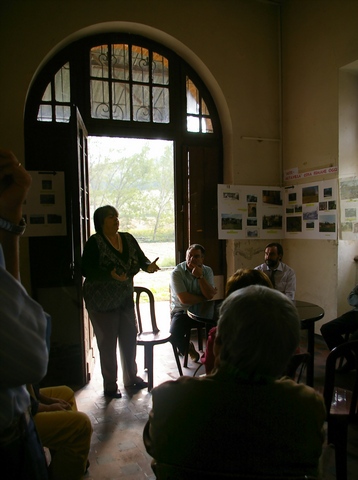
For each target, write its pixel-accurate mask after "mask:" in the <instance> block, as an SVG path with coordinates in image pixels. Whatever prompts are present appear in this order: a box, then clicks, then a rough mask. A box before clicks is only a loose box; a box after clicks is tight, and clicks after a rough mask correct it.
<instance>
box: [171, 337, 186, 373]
mask: <svg viewBox="0 0 358 480" xmlns="http://www.w3.org/2000/svg"><path fill="white" fill-rule="evenodd" d="M170 343H171V344H172V347H173V352H174V357H175V361H176V362H177V367H178V371H179V375H180V376H181V377H182V376H183V370H182V368H181V364H180V360H179V355H178V350H177V348H176V346H175V345H174V344H173V343H172V342H170Z"/></svg>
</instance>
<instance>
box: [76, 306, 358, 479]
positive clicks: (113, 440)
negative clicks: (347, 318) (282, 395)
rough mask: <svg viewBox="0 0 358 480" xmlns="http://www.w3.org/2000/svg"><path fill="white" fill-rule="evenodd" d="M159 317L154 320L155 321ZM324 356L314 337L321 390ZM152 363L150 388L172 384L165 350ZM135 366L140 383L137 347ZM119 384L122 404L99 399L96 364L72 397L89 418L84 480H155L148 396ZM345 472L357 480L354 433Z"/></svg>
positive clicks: (328, 458)
mask: <svg viewBox="0 0 358 480" xmlns="http://www.w3.org/2000/svg"><path fill="white" fill-rule="evenodd" d="M157 308H160V306H158V305H157ZM164 308H165V316H163V317H164V318H167V312H168V310H167V309H168V307H167V305H165V307H164ZM160 317H161V316H160V315H158V319H159V318H160ZM303 335H304V333H303ZM303 344H304V337H303ZM326 355H327V349H326V348H325V346H324V344H323V343H322V341H320V337H317V342H316V358H315V385H320V384H322V380H323V377H324V361H325V358H326ZM154 362H155V366H154V369H155V377H154V384H155V385H158V384H159V383H162V382H163V381H166V380H170V379H175V378H177V376H178V371H177V366H176V363H175V360H174V356H173V351H172V349H171V346H170V345H169V344H166V345H159V346H157V347H155V354H154ZM137 363H138V370H139V371H138V373H139V374H140V375H141V374H142V375H143V378H145V376H146V374H145V372H143V349H142V347H138V354H137ZM197 366H198V365H197V364H193V363H191V362H190V361H189V368H187V369H183V371H184V374H185V375H193V373H194V371H195V370H196V368H197ZM348 375H349V374H348ZM119 380H120V387H121V391H122V395H123V396H122V398H121V399H117V400H107V399H105V398H104V397H103V389H102V376H101V372H100V367H99V361H97V363H96V368H95V372H94V376H93V378H92V380H91V382H90V383H89V384H88V385H86V386H85V387H84V388H82V389H81V390H79V391H78V392H76V398H77V402H78V408H79V409H80V410H82V411H84V412H86V413H87V414H88V415H89V417H90V418H91V421H92V425H93V436H92V444H91V450H90V455H89V460H90V463H91V465H90V468H89V471H88V473H87V474H86V477H85V478H86V480H91V479H93V480H116V479H123V478H125V479H128V480H144V479H146V480H148V479H149V480H152V479H155V476H154V475H153V472H152V470H151V467H150V462H151V457H150V456H149V455H148V454H147V453H146V451H145V448H144V445H143V441H142V432H143V428H144V425H145V423H146V421H147V418H148V412H149V410H150V408H151V394H150V393H148V391H147V389H144V390H141V391H139V392H136V393H131V392H126V390H125V389H124V388H123V385H121V372H120V371H119ZM346 380H347V378H346V379H344V381H346ZM348 468H349V476H348V480H355V479H356V478H358V430H357V429H352V430H351V431H350V438H349V447H348ZM323 480H335V469H334V451H333V450H332V449H331V448H328V449H327V450H326V452H325V468H324V477H323Z"/></svg>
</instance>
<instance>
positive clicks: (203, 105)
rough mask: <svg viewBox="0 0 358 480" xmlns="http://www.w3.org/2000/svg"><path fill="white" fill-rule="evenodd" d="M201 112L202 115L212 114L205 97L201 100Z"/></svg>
mask: <svg viewBox="0 0 358 480" xmlns="http://www.w3.org/2000/svg"><path fill="white" fill-rule="evenodd" d="M201 113H202V115H210V112H209V109H208V107H207V106H206V103H205V102H204V100H203V99H202V100H201Z"/></svg>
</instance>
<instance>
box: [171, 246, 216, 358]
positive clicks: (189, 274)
mask: <svg viewBox="0 0 358 480" xmlns="http://www.w3.org/2000/svg"><path fill="white" fill-rule="evenodd" d="M204 256H205V249H204V247H203V246H202V245H199V244H197V243H195V244H193V245H190V246H189V247H188V249H187V251H186V261H185V262H181V263H179V265H177V266H176V267H175V269H174V270H173V272H172V274H171V277H170V290H171V318H172V323H171V327H170V332H171V334H172V336H173V339H174V343H175V345H176V347H177V348H178V350H179V352H180V353H181V354H182V355H185V353H186V351H187V350H188V344H189V340H190V328H191V326H192V324H193V320H192V319H191V318H189V317H188V315H187V311H188V310H190V311H191V312H193V313H195V314H198V315H199V314H200V313H201V307H202V305H203V302H206V301H208V300H212V299H213V297H214V295H215V294H216V288H215V284H214V274H213V271H212V269H211V268H210V267H208V266H206V265H204ZM189 355H190V357H191V359H192V360H193V361H196V362H197V361H198V360H199V353H198V352H197V351H196V350H195V347H194V345H193V343H192V342H190V344H189Z"/></svg>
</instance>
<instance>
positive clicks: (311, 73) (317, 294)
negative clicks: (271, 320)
mask: <svg viewBox="0 0 358 480" xmlns="http://www.w3.org/2000/svg"><path fill="white" fill-rule="evenodd" d="M357 18H358V2H357V1H351V0H343V1H342V0H329V1H326V0H315V1H314V2H311V1H308V0H285V1H284V2H283V6H282V47H283V48H282V85H283V97H282V98H283V100H282V103H283V121H282V129H283V147H282V150H283V168H284V170H285V169H290V168H293V167H298V169H299V171H300V172H304V171H311V170H313V169H315V168H318V167H323V166H330V165H338V167H339V169H340V171H343V169H344V168H346V165H347V162H348V158H349V159H350V160H349V161H350V164H351V165H352V164H354V165H355V169H357V150H356V148H354V150H353V151H352V148H351V150H350V152H349V155H348V153H347V147H346V153H345V155H344V156H343V152H342V151H339V142H340V125H339V121H340V120H339V105H340V102H342V95H343V94H344V88H342V86H341V88H340V69H341V68H342V67H344V66H346V65H348V64H350V63H351V62H354V61H355V60H357V59H358V29H357V24H356V19H357ZM341 83H342V78H341ZM351 90H352V87H351ZM348 95H349V101H348V104H350V102H351V101H352V100H353V99H352V91H351V92H349V93H346V99H347V97H348ZM355 97H356V94H355ZM355 115H356V114H355ZM347 116H348V113H346V118H347ZM354 122H356V118H354ZM355 129H356V123H355ZM342 131H343V130H342V128H341V133H342ZM356 137H357V131H355V136H354V137H353V138H356ZM355 144H356V139H355V140H354V147H355ZM341 156H342V158H341ZM331 178H332V176H327V177H317V178H315V180H326V179H331ZM287 244H288V245H287ZM286 245H287V248H288V249H289V250H288V251H287V256H286V260H287V263H289V264H290V265H292V267H293V268H295V270H296V272H297V278H298V288H297V297H298V298H304V299H309V300H311V301H313V302H316V303H319V304H321V305H322V306H323V307H324V308H325V311H326V314H325V318H324V320H323V321H328V320H331V319H332V318H335V316H336V315H337V313H338V314H340V313H343V311H347V310H348V309H349V306H348V305H347V302H346V297H347V295H348V293H349V291H350V290H351V288H352V287H353V285H354V282H355V273H356V266H355V263H354V261H353V257H354V255H356V254H357V253H358V252H357V244H356V242H342V241H339V242H332V241H318V240H317V241H314V240H312V241H292V240H291V241H289V242H287V243H286ZM321 323H322V322H321ZM319 325H320V324H318V325H317V327H319Z"/></svg>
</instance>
